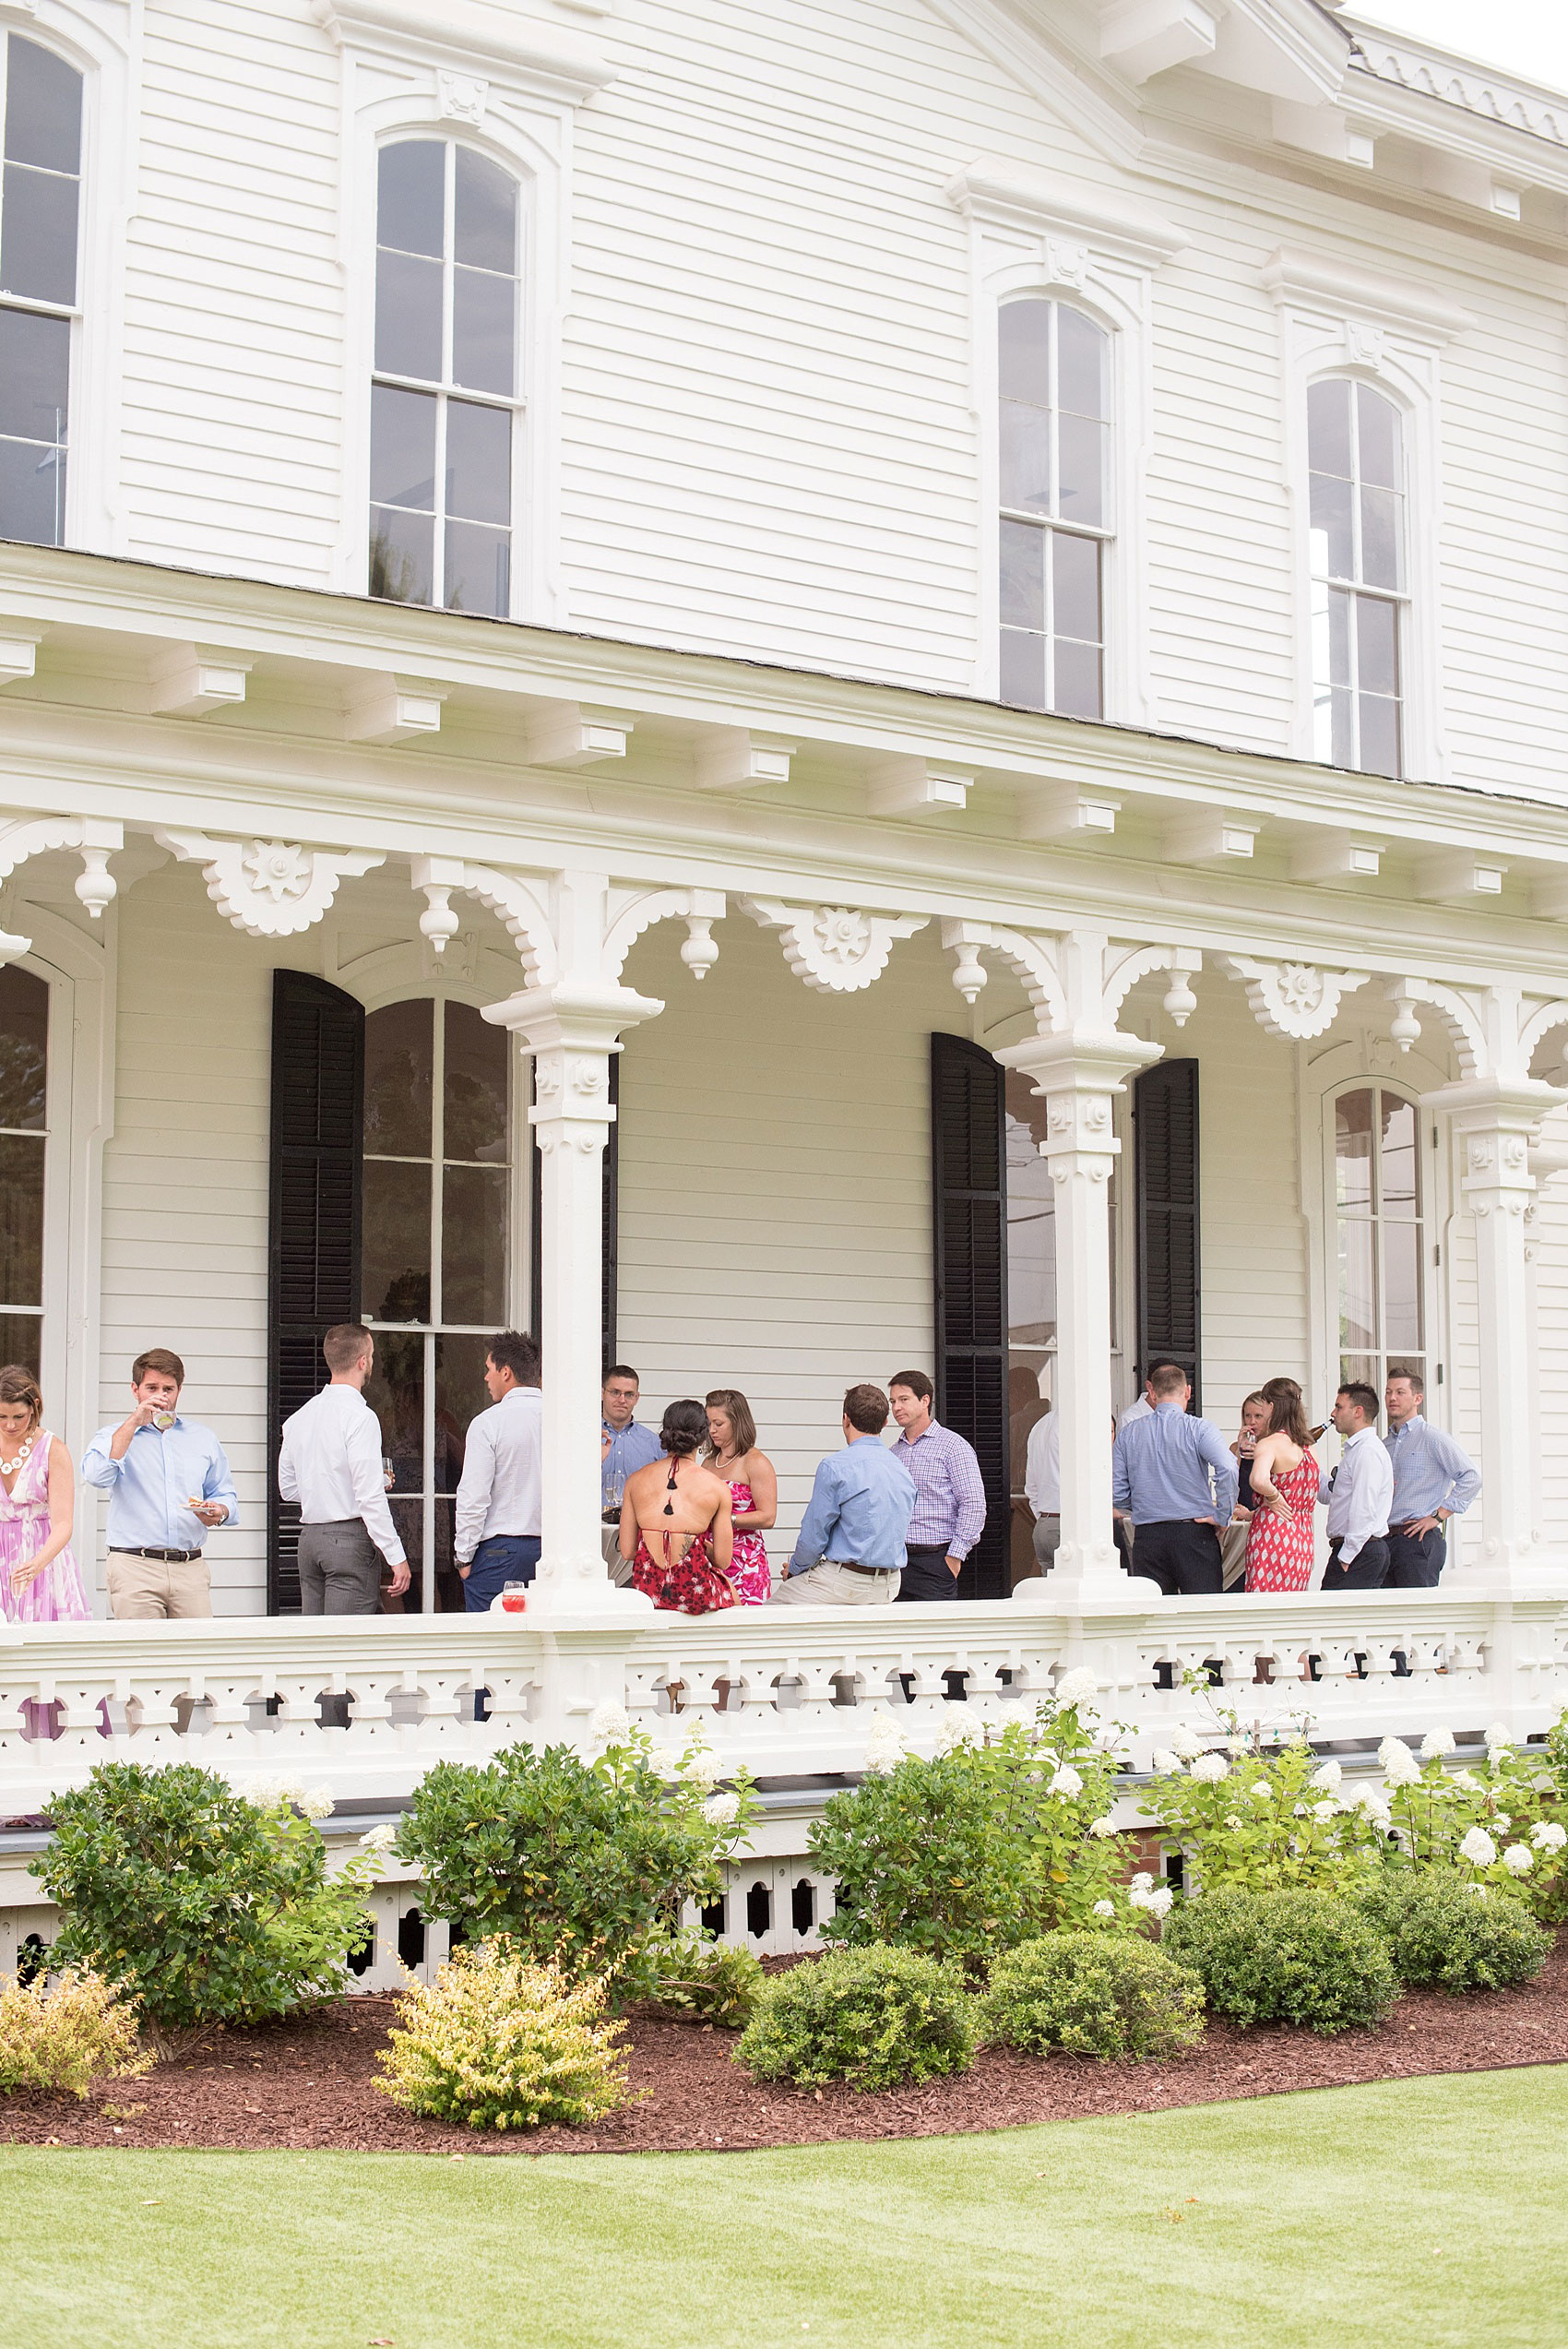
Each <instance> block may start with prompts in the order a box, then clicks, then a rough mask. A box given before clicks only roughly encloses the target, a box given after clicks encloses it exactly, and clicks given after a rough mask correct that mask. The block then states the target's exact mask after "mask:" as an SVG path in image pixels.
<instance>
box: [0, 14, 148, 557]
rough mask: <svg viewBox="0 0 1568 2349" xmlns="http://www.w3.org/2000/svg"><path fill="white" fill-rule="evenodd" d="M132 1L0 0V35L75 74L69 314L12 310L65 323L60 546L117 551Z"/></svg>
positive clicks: (60, 308)
mask: <svg viewBox="0 0 1568 2349" xmlns="http://www.w3.org/2000/svg"><path fill="white" fill-rule="evenodd" d="M138 17H139V11H138V10H137V8H136V7H135V6H134V5H133V0H30V5H29V0H0V31H5V32H16V33H20V35H21V36H22V38H23V40H24V41H31V42H36V43H37V45H38V47H39V48H41V49H52V50H53V51H54V53H55V54H56V55H57V56H60V57H63V58H64V59H65V63H66V64H67V65H70V66H75V68H76V70H77V72H78V73H79V74H80V75H81V77H82V168H81V210H80V214H79V217H78V219H77V299H76V304H75V307H74V308H72V309H70V310H66V309H65V306H64V305H63V304H55V303H49V302H26V301H18V302H17V303H16V304H14V305H8V306H14V307H16V308H18V309H28V310H35V311H40V312H42V313H45V314H47V315H49V316H54V317H61V316H68V317H69V318H70V320H71V361H70V376H69V388H68V390H67V394H66V399H67V423H66V428H65V432H66V448H67V462H66V469H65V519H64V527H63V534H62V539H61V543H62V544H63V545H65V546H73V547H79V548H82V549H85V550H86V551H87V552H88V553H89V554H124V553H125V552H126V551H127V547H128V543H129V542H128V536H127V531H126V526H125V510H124V505H123V502H122V499H121V495H120V480H119V471H120V441H121V420H122V415H123V410H124V399H123V392H122V388H121V387H122V382H123V379H124V374H125V369H124V346H125V222H126V221H127V219H128V218H129V216H130V213H131V210H132V186H133V179H134V166H133V148H132V142H131V138H130V136H129V133H130V126H131V125H132V124H133V123H134V121H135V119H136V116H137V109H138V107H139V104H140V73H139V69H138V66H137V49H136V41H137V22H138Z"/></svg>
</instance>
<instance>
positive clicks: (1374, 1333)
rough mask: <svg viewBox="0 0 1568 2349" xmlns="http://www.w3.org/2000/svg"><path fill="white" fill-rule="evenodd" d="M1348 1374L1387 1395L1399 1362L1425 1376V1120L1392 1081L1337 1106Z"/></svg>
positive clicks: (1341, 1311) (1342, 1338) (1345, 1096)
mask: <svg viewBox="0 0 1568 2349" xmlns="http://www.w3.org/2000/svg"><path fill="white" fill-rule="evenodd" d="M1334 1194H1335V1220H1336V1237H1337V1243H1338V1246H1337V1258H1338V1266H1337V1270H1338V1292H1339V1293H1338V1319H1339V1376H1340V1377H1341V1378H1360V1379H1364V1380H1365V1381H1366V1382H1367V1384H1368V1385H1369V1386H1372V1387H1375V1388H1376V1389H1377V1390H1378V1392H1379V1394H1381V1393H1382V1392H1383V1385H1384V1379H1385V1377H1387V1375H1388V1371H1389V1367H1390V1365H1396V1366H1397V1365H1405V1366H1406V1367H1407V1368H1408V1369H1413V1370H1415V1371H1417V1372H1418V1373H1420V1374H1421V1375H1423V1376H1424V1374H1425V1367H1426V1351H1427V1347H1426V1312H1425V1297H1424V1278H1425V1276H1424V1270H1423V1268H1424V1265H1425V1261H1426V1251H1425V1246H1424V1244H1423V1239H1422V1234H1423V1230H1424V1227H1425V1218H1424V1213H1423V1209H1422V1203H1421V1159H1420V1114H1419V1112H1418V1111H1417V1109H1416V1106H1415V1104H1414V1103H1413V1102H1409V1101H1407V1100H1406V1098H1405V1096H1404V1095H1403V1093H1396V1092H1395V1091H1392V1090H1391V1089H1390V1088H1389V1087H1388V1086H1386V1085H1358V1086H1355V1087H1354V1088H1352V1089H1351V1090H1350V1091H1347V1092H1343V1093H1340V1094H1339V1095H1338V1097H1337V1099H1336V1102H1335V1103H1334Z"/></svg>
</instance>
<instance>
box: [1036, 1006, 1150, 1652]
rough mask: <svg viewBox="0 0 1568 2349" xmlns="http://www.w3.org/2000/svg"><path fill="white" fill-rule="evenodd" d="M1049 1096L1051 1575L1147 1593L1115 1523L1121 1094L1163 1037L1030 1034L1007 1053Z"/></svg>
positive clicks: (1109, 1592)
mask: <svg viewBox="0 0 1568 2349" xmlns="http://www.w3.org/2000/svg"><path fill="white" fill-rule="evenodd" d="M996 1056H997V1058H998V1059H999V1060H1001V1061H1002V1062H1004V1064H1005V1066H1006V1067H1009V1068H1017V1069H1020V1070H1021V1071H1022V1072H1023V1074H1024V1075H1025V1076H1027V1077H1028V1078H1030V1079H1032V1080H1033V1083H1034V1089H1035V1091H1036V1092H1038V1093H1043V1094H1044V1096H1045V1102H1046V1139H1045V1140H1044V1141H1043V1142H1042V1143H1041V1144H1040V1154H1041V1156H1042V1157H1043V1158H1044V1159H1045V1160H1046V1162H1047V1163H1048V1164H1049V1166H1050V1168H1051V1182H1052V1185H1053V1186H1054V1189H1055V1194H1056V1381H1055V1384H1056V1395H1055V1399H1054V1403H1053V1408H1054V1409H1055V1410H1057V1411H1058V1412H1060V1413H1061V1414H1062V1542H1061V1546H1060V1548H1059V1549H1058V1551H1057V1553H1056V1564H1055V1566H1054V1568H1052V1570H1051V1574H1050V1576H1049V1577H1048V1578H1047V1579H1046V1580H1045V1581H1044V1582H1043V1583H1042V1584H1038V1585H1031V1586H1029V1587H1031V1588H1037V1589H1039V1590H1040V1591H1041V1592H1042V1594H1043V1593H1049V1598H1048V1602H1047V1603H1048V1604H1051V1605H1052V1606H1056V1607H1063V1608H1076V1607H1080V1606H1084V1605H1094V1606H1097V1607H1098V1606H1100V1605H1102V1604H1106V1603H1108V1602H1109V1603H1114V1602H1117V1601H1123V1600H1135V1601H1136V1602H1137V1604H1140V1605H1144V1604H1147V1601H1148V1599H1149V1598H1150V1597H1151V1596H1153V1595H1155V1592H1156V1586H1155V1585H1154V1584H1153V1583H1152V1582H1149V1581H1146V1580H1143V1579H1142V1578H1139V1579H1137V1580H1133V1579H1132V1578H1130V1577H1129V1576H1128V1575H1126V1574H1125V1573H1124V1572H1123V1569H1122V1566H1121V1563H1120V1560H1119V1558H1118V1556H1117V1551H1116V1544H1115V1542H1114V1540H1113V1538H1112V1534H1111V1219H1110V1213H1109V1205H1108V1202H1109V1194H1110V1186H1111V1167H1112V1165H1113V1164H1114V1163H1115V1159H1116V1154H1117V1152H1118V1151H1119V1150H1120V1148H1121V1145H1120V1143H1119V1142H1118V1141H1117V1139H1116V1131H1115V1120H1114V1116H1113V1114H1112V1109H1111V1103H1112V1100H1113V1097H1114V1096H1115V1095H1116V1094H1117V1093H1119V1092H1121V1091H1123V1090H1124V1080H1125V1079H1127V1078H1128V1077H1130V1076H1134V1075H1136V1073H1137V1072H1138V1071H1139V1070H1140V1069H1143V1068H1146V1067H1149V1066H1150V1064H1151V1063H1152V1062H1154V1061H1156V1060H1158V1058H1159V1056H1160V1047H1159V1045H1158V1044H1150V1043H1141V1042H1140V1041H1139V1039H1138V1038H1137V1037H1135V1036H1124V1035H1121V1034H1119V1033H1117V1032H1116V1031H1114V1030H1108V1031H1101V1032H1099V1033H1091V1034H1087V1035H1086V1034H1084V1033H1082V1032H1081V1031H1080V1032H1074V1031H1064V1032H1063V1033H1060V1034H1056V1035H1044V1036H1030V1037H1029V1038H1028V1040H1027V1041H1026V1042H1025V1043H1017V1044H1009V1045H1007V1046H1005V1047H1004V1050H1002V1051H1001V1052H999V1053H998V1054H997V1055H996Z"/></svg>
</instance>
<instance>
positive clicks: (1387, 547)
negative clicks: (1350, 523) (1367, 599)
mask: <svg viewBox="0 0 1568 2349" xmlns="http://www.w3.org/2000/svg"><path fill="white" fill-rule="evenodd" d="M1404 504H1405V501H1404V499H1403V498H1401V497H1398V496H1396V494H1395V492H1394V491H1393V490H1391V489H1364V490H1362V492H1361V578H1363V579H1364V580H1365V582H1366V584H1367V586H1368V587H1381V588H1398V587H1402V586H1403V585H1404V580H1405V565H1404V553H1403V548H1404V537H1405V513H1404Z"/></svg>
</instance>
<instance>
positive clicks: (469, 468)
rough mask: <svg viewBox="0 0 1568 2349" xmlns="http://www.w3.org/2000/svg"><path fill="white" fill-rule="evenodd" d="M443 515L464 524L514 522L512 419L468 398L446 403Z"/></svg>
mask: <svg viewBox="0 0 1568 2349" xmlns="http://www.w3.org/2000/svg"><path fill="white" fill-rule="evenodd" d="M446 511H447V512H448V514H457V515H458V516H460V517H461V519H463V520H464V521H465V522H509V521H510V520H511V519H512V417H511V412H510V411H509V410H507V409H505V408H481V407H480V406H479V405H478V404H477V403H476V402H475V401H473V400H471V399H449V400H448V401H447V403H446Z"/></svg>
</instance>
